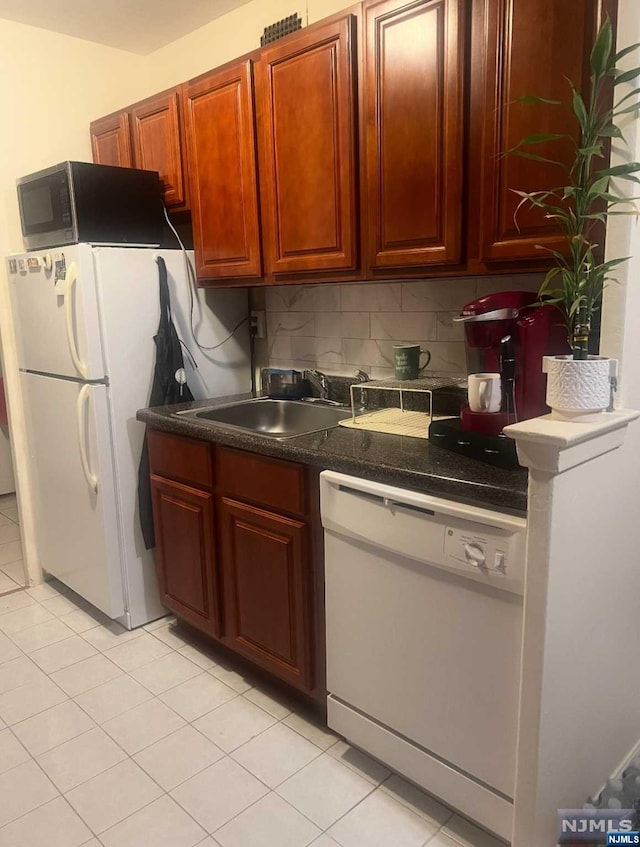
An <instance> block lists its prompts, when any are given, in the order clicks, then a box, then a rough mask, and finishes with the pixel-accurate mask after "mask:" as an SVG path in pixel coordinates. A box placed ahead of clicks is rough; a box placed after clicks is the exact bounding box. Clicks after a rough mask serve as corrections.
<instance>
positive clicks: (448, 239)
mask: <svg viewBox="0 0 640 847" xmlns="http://www.w3.org/2000/svg"><path fill="white" fill-rule="evenodd" d="M365 34H366V41H365V70H364V74H365V76H364V110H365V124H364V133H363V135H364V145H365V168H366V196H367V203H366V205H367V209H366V210H365V211H364V212H363V213H364V214H366V215H367V218H366V230H367V232H366V244H367V263H368V266H369V267H370V268H372V269H375V268H388V267H403V266H416V265H419V266H422V265H423V266H429V265H442V264H452V263H456V262H459V260H460V257H461V230H462V219H463V212H462V179H463V168H462V156H463V79H464V69H463V63H464V47H465V45H464V0H415V2H407V0H402V2H399V0H386V1H385V2H372V3H369V4H367V5H366V6H365Z"/></svg>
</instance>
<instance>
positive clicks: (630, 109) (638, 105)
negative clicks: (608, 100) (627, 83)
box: [613, 102, 640, 118]
mask: <svg viewBox="0 0 640 847" xmlns="http://www.w3.org/2000/svg"><path fill="white" fill-rule="evenodd" d="M638 109H640V102H638V103H634V104H633V106H627V108H626V109H620V110H619V111H617V112H614V113H613V116H614V118H617V117H619V116H620V115H630V114H631V112H637V111H638Z"/></svg>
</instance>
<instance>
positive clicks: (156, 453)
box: [148, 429, 213, 488]
mask: <svg viewBox="0 0 640 847" xmlns="http://www.w3.org/2000/svg"><path fill="white" fill-rule="evenodd" d="M148 443H149V465H150V469H151V473H154V474H158V475H159V476H163V477H168V478H169V479H177V480H181V481H183V482H190V483H192V484H194V485H200V486H202V487H204V488H212V487H213V462H212V458H211V451H212V448H211V445H210V444H209V443H208V442H207V441H197V440H195V439H193V438H184V437H183V436H181V435H171V434H170V433H168V432H160V431H158V430H155V429H151V430H149V436H148Z"/></svg>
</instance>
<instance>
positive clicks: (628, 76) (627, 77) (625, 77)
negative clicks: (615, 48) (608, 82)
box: [613, 68, 640, 85]
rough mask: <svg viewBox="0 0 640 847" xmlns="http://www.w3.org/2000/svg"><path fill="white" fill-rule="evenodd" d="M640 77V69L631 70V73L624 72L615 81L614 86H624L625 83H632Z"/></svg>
mask: <svg viewBox="0 0 640 847" xmlns="http://www.w3.org/2000/svg"><path fill="white" fill-rule="evenodd" d="M639 76H640V68H631V70H630V71H624V72H623V73H621V74H619V75H618V76H616V78H615V79H614V81H613V84H614V85H622V83H623V82H631V80H632V79H637V78H638V77H639Z"/></svg>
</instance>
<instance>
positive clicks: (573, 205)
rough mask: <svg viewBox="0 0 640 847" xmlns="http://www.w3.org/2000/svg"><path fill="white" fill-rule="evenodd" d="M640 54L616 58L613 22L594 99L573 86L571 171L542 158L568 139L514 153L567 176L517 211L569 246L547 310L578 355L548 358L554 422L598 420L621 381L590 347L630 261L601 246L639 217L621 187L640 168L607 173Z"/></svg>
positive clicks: (606, 27) (628, 109)
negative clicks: (540, 150) (608, 288)
mask: <svg viewBox="0 0 640 847" xmlns="http://www.w3.org/2000/svg"><path fill="white" fill-rule="evenodd" d="M638 47H640V45H639V44H634V45H632V46H631V47H627V48H625V49H624V50H620V51H619V52H618V53H614V52H613V33H612V27H611V22H610V20H609V19H608V18H607V19H606V20H605V21H604V23H603V24H602V26H601V28H600V30H599V32H598V35H597V37H596V40H595V43H594V45H593V48H592V50H591V56H590V65H591V84H590V91H589V94H588V96H587V97H586V98H583V97H582V95H581V94H580V92H579V91H578V90H577V89H576V87H575V86H574V84H573V83H572V82H571V81H569V85H570V87H571V93H572V101H571V109H572V111H573V113H574V115H575V117H576V119H577V122H578V125H579V130H580V131H579V135H578V140H577V141H576V140H575V139H571V141H572V143H573V145H574V155H573V161H572V162H570V163H569V164H568V165H567V163H566V162H561V161H556V160H554V159H551V158H547V157H543V156H540V155H538V154H537V153H536V152H535V150H536V148H535V145H538V144H542V143H546V142H559V141H560V140H561V139H562V140H564V141H563V143H566V140H567V138H568V136H567V135H566V134H557V133H551V134H536V135H529V136H527V137H525V138H523V139H522V140H521V141H520V142H519V143H518V144H517V145H516V146H515V147H514V148H512V149H511V150H509V151H508V152H509V153H511V154H515V155H519V156H524V157H526V158H529V159H533V160H535V161H543V162H548V163H551V164H554V165H557V166H558V168H560V169H562V171H563V172H564V174H566V176H565V177H564V180H563V181H564V184H563V185H561V186H560V187H558V188H554V189H551V190H547V191H531V192H527V191H517V192H516V193H517V194H518V195H519V196H520V197H521V201H520V204H519V205H518V210H519V209H520V208H521V207H522V206H523V205H525V206H527V205H529V206H534V207H537V208H539V209H542V210H543V212H544V213H545V215H546V216H547V217H548V218H553V219H554V220H555V221H557V223H558V226H559V227H560V229H561V231H562V234H563V236H564V238H565V239H566V243H567V250H566V252H559V251H554V250H552V251H550V252H551V253H552V255H553V258H554V265H553V267H552V268H551V270H549V272H548V273H547V274H546V276H545V278H544V280H543V282H542V285H541V287H540V302H541V303H546V304H551V305H555V306H556V307H557V308H558V309H559V310H560V312H561V313H562V316H563V319H564V322H565V324H566V327H567V337H568V341H569V346H570V347H571V350H572V353H573V355H571V356H545V359H544V364H543V370H544V371H546V373H547V403H548V405H549V406H550V407H551V409H552V415H553V416H554V417H556V418H560V419H564V420H574V421H575V420H593V414H594V413H598V412H602V411H603V410H604V409H606V408H607V407H608V405H609V402H610V397H611V388H612V380H613V379H614V378H615V374H616V368H617V362H616V361H615V360H611V359H605V358H602V357H600V356H591V355H589V352H588V347H589V337H590V334H591V330H592V320H593V317H594V315H595V314H596V312H597V310H598V309H599V308H600V305H601V299H602V292H603V288H604V286H605V285H606V284H607V283H608V282H609V281H610V280H611V279H612V278H611V272H612V271H613V270H614V268H616V267H617V266H619V265H620V264H622V263H623V262H626V261H627V257H625V258H616V259H610V260H609V261H606V262H605V261H604V258H603V250H602V244H601V243H600V244H598V243H597V242H598V240H600V242H601V241H602V237H603V234H604V230H605V225H606V222H607V219H608V217H609V215H620V214H638V213H637V211H636V210H635V206H634V205H633V201H634V200H636V199H638V198H635V197H631V196H629V195H628V194H626V193H624V192H623V191H622V190H621V189H620V188H617V187H615V183H617V180H623V181H626V183H627V184H628V183H640V179H639V178H638V176H637V174H638V172H639V171H640V162H628V163H625V164H621V165H616V166H614V167H605V165H606V161H605V156H606V155H607V152H608V148H609V144H610V143H611V141H612V140H613V139H615V140H619V141H621V142H622V143H625V140H624V136H623V134H622V131H621V130H620V128H619V127H618V125H617V123H616V122H617V121H618V119H619V118H620V117H622V116H623V115H630V114H634V113H637V112H638V111H639V110H640V102H639V101H638V94H640V88H639V87H637V85H638V84H639V82H638V81H639V78H640V67H634V68H632V69H630V70H626V71H621V70H620V69H619V68H618V67H617V65H618V63H619V61H620V60H621V59H622V58H623V57H624V56H626V55H628V54H630V53H632V52H633V51H635V50H636V49H637V48H638ZM629 82H631V83H634V85H633V90H632V91H630V92H629V93H626V94H624V95H620V94H619V92H620V88H619V86H620V85H622V84H623V83H629ZM612 89H613V97H612ZM522 101H524V102H528V103H546V104H548V105H553V106H558V107H563V104H562V103H561V102H560V101H556V100H548V99H545V98H542V97H536V96H532V95H528V96H526V97H524V98H522ZM569 138H570V137H569ZM532 148H533V149H532ZM612 182H613V184H612ZM622 185H624V183H622ZM516 214H517V212H516ZM541 249H547V248H541Z"/></svg>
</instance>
